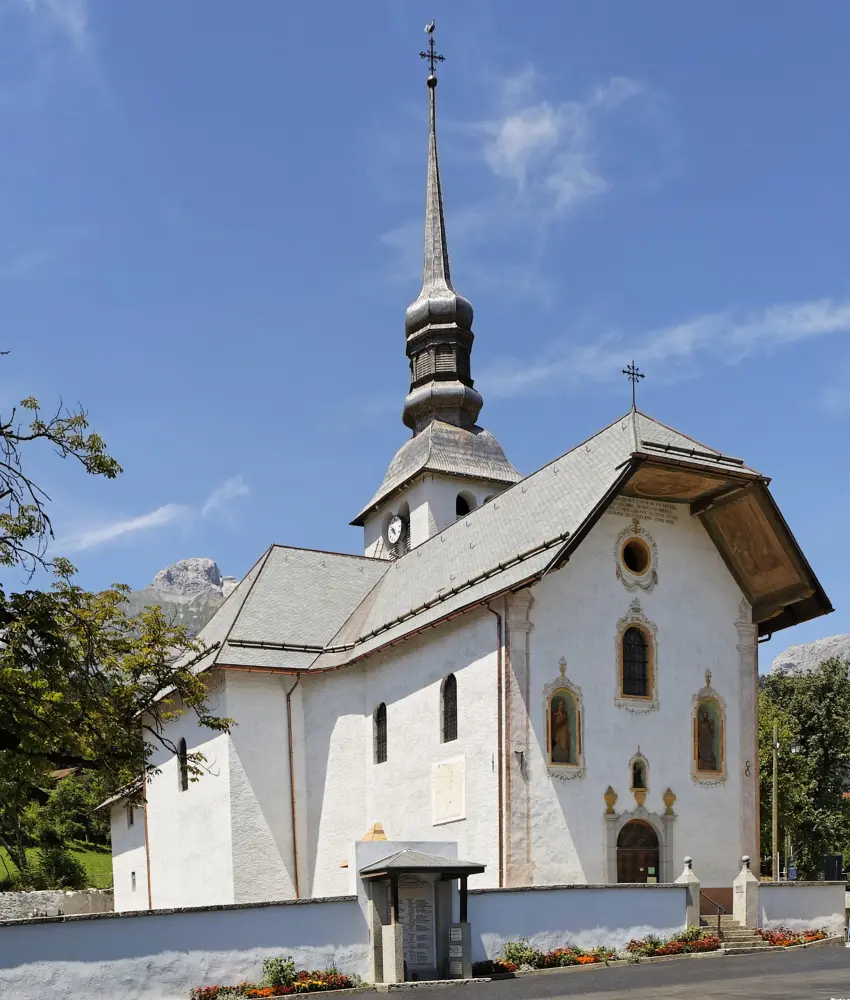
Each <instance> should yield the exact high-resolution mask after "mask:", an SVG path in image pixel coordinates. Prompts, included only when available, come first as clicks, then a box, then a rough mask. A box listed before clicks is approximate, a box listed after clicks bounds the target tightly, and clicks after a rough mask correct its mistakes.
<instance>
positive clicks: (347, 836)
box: [302, 610, 498, 895]
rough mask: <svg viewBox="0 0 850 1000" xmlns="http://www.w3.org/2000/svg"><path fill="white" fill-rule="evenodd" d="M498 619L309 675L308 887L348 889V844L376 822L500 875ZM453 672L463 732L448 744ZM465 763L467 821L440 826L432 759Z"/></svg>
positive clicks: (466, 619)
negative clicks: (380, 719) (383, 711)
mask: <svg viewBox="0 0 850 1000" xmlns="http://www.w3.org/2000/svg"><path fill="white" fill-rule="evenodd" d="M495 650H496V624H495V618H494V616H493V615H491V614H489V613H488V612H486V611H482V610H477V611H475V612H472V613H470V614H469V615H467V616H463V617H461V618H457V619H455V620H454V621H453V622H452V623H451V624H450V625H449V626H446V627H443V628H440V629H434V630H432V631H429V632H428V633H425V635H423V636H422V637H419V638H416V639H412V640H410V641H409V642H406V643H405V644H404V645H400V646H396V647H394V648H393V649H392V650H391V651H390V652H388V653H385V654H379V655H377V656H375V657H370V658H369V659H368V660H366V661H364V662H363V663H361V664H359V665H358V666H356V667H354V668H352V669H349V670H345V671H341V672H339V673H332V674H320V675H316V676H312V677H306V678H304V679H303V681H302V687H303V691H304V712H305V717H304V728H305V734H306V755H307V774H308V780H309V782H310V792H309V796H308V802H307V809H308V814H309V820H308V825H309V841H310V844H309V855H310V859H311V862H310V863H311V871H312V873H313V875H312V892H313V894H314V895H325V894H332V893H338V892H348V891H353V886H352V882H351V878H352V877H353V871H352V870H351V869H350V868H342V867H340V866H341V864H342V863H343V862H345V863H347V864H348V865H349V866H351V865H353V863H354V859H353V858H352V857H351V856H350V855H351V842H352V841H353V840H359V839H360V838H361V837H362V836H363V834H364V833H366V831H367V830H368V829H370V828H371V827H372V825H373V824H374V823H381V824H382V825H383V827H384V831H385V834H386V836H387V838H388V840H391V841H402V840H416V841H425V840H434V841H441V842H443V841H455V842H457V845H458V846H457V851H458V856H459V857H461V858H464V859H466V860H472V861H480V862H482V863H484V864H486V865H487V866H488V870H487V872H486V873H485V874H484V875H481V876H474V877H473V878H471V880H470V885H475V884H478V885H494V884H497V881H498V847H497V844H498V823H497V808H498V805H497V774H496V760H495V753H496V732H497V727H496V652H495ZM449 673H453V674H454V675H455V677H456V678H457V689H458V738H457V740H453V741H452V742H450V743H442V742H441V726H440V687H441V684H442V681H443V679H444V678H445V677H446V675H447V674H449ZM382 701H383V702H385V703H386V706H387V743H388V754H387V761H386V762H385V763H383V764H376V763H375V761H374V738H373V733H374V721H373V712H374V711H375V709H376V708H377V706H378V705H379V704H380V703H381V702H382ZM459 756H463V757H464V759H465V786H466V787H465V805H466V809H465V818H463V819H460V820H457V821H455V822H451V823H445V824H439V825H437V826H435V825H434V823H433V808H432V789H431V782H432V765H433V764H434V763H437V762H439V761H444V760H447V759H450V758H455V757H459Z"/></svg>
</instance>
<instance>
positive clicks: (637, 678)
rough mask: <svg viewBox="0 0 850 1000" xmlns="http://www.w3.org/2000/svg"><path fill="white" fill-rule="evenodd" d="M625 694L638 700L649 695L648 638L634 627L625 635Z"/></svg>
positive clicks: (628, 629)
mask: <svg viewBox="0 0 850 1000" xmlns="http://www.w3.org/2000/svg"><path fill="white" fill-rule="evenodd" d="M623 694H624V695H632V696H633V697H638V698H645V697H646V696H647V695H648V694H649V649H648V647H647V644H646V636H645V635H644V634H643V632H642V631H641V630H640V629H639V628H636V627H635V626H634V625H632V626H631V627H630V628H627V629H626V631H625V634H624V635H623Z"/></svg>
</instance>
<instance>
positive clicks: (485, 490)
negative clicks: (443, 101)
mask: <svg viewBox="0 0 850 1000" xmlns="http://www.w3.org/2000/svg"><path fill="white" fill-rule="evenodd" d="M432 56H433V50H432ZM433 70H434V65H433V60H432V63H431V74H430V76H429V77H428V79H427V93H428V102H429V122H430V125H429V138H428V158H427V184H426V205H425V257H424V274H423V281H422V290H421V292H420V293H419V295H418V297H417V298H416V300H415V301H414V302H413V303H412V304H411V305H410V306H409V307H408V309H407V313H406V316H405V332H406V353H407V357H408V358H409V361H410V385H409V390H408V393H407V396H406V398H405V399H404V406H403V413H402V419H403V422H404V424H405V426H406V427H407V429H408V431H409V436H408V437H407V440H405V441H404V443H403V444H402V445H401V447H400V448H399V450H398V451H397V453H396V454H395V455H394V456H393V458H392V459H391V461H390V462H389V465H388V467H387V471H386V475H385V476H384V479H383V482H381V483H380V485H379V486H378V488H377V490H376V491H375V493H374V495H373V496H372V497H371V499H369V500H368V502H366V503H365V504H364V506H363V507H362V508H361V509H360V510H359V511H358V512H357V513H356V514H355V516H354V518H353V520H352V522H351V524H352V525H353V526H355V527H356V528H360V529H362V531H363V555H349V554H345V553H338V552H323V551H315V550H311V549H298V548H289V547H287V546H284V545H272V546H271V547H270V548H269V549H268V550H267V551H266V552H264V553H263V554H262V555H261V556H260V558H259V559H258V560H257V562H256V563H255V564H254V566H253V567H252V568H251V570H250V571H249V572H248V574H247V575H246V576H245V578H244V579H243V580H242V581H241V583H240V584H239V586H238V587H236V589H235V590H234V591H233V592H232V593H231V594H230V596H229V597H228V598H227V600H226V601H225V603H224V604H223V605H222V606H221V607H220V608H219V610H218V611H217V612H216V614H215V616H214V617H213V618H212V620H211V621H210V622H209V623H208V625H207V626H206V627H205V628H204V629H203V630H202V632H201V633H200V638H201V639H202V640H203V641H204V642H206V643H208V644H209V645H210V646H211V647H212V648H211V651H210V652H209V653H208V654H207V656H206V657H205V659H204V660H203V661H202V662H201V663H200V664H199V666H198V669H199V671H201V672H203V674H204V676H205V678H206V679H207V682H208V684H209V687H210V692H211V698H210V704H211V706H212V710H213V711H214V712H215V713H216V714H218V715H223V716H229V717H231V718H233V719H234V720H235V722H236V726H235V727H234V728H233V731H232V732H231V733H230V734H229V735H228V734H217V733H213V732H210V731H208V730H205V729H203V728H201V727H200V726H199V725H198V723H197V720H196V719H195V717H194V716H193V715H192V713H191V712H190V713H187V714H185V715H183V716H181V717H179V718H177V719H175V720H174V721H172V722H170V723H169V724H168V732H167V733H166V734H165V735H166V737H167V738H168V740H170V741H171V742H172V744H173V745H174V746H175V747H176V748H177V749H178V753H177V754H176V755H171V754H168V753H166V752H164V751H163V752H161V753H160V755H159V756H158V757H155V758H154V763H155V764H156V765H158V767H159V771H158V773H156V774H155V775H154V776H153V777H152V779H151V780H150V781H149V782H148V783H147V785H146V787H145V794H144V802H143V803H140V802H138V801H136V802H134V801H132V800H128V799H121V798H117V799H116V800H114V801H113V802H112V805H111V818H112V844H113V869H114V878H115V906H116V909H117V910H125V911H126V910H141V909H148V908H157V909H158V908H171V907H192V906H208V905H221V904H239V903H252V902H260V901H267V900H287V899H307V898H317V897H334V896H344V895H347V894H351V893H352V892H353V891H356V890H355V883H356V879H357V874H358V873H357V863H356V857H355V845H357V844H358V842H363V841H381V840H387V841H388V842H392V843H394V844H398V843H410V844H417V845H422V844H423V843H429V842H430V843H434V844H446V843H451V844H453V845H456V855H457V856H458V857H460V858H468V859H473V860H474V862H475V863H476V864H477V865H479V866H480V868H483V871H479V873H478V874H474V875H472V876H471V877H470V883H469V884H470V888H488V887H505V888H510V887H515V886H538V885H569V884H610V883H616V882H628V883H653V882H656V883H659V882H671V881H673V879H674V878H675V876H676V875H677V874H678V872H679V870H680V869H681V864H682V858H683V857H684V856H685V855H690V856H692V857H693V858H694V863H695V867H697V868H698V870H699V874H700V878H701V881H702V885H703V887H704V888H705V890H706V892H707V893H708V894H709V895H712V894H713V893H716V894H717V897H716V898H718V899H719V898H721V896H723V897H724V898H728V897H729V895H730V894H731V885H732V880H733V878H734V877H735V875H736V874H737V873H738V870H739V868H740V861H741V856H742V855H750V856H752V857H753V858H758V857H759V842H758V841H759V789H758V746H757V739H758V720H757V711H758V697H757V684H758V643H759V641H760V640H761V639H762V638H767V637H769V636H771V635H772V634H773V633H775V632H778V631H779V630H781V629H787V628H789V627H791V626H793V625H795V624H797V623H798V622H803V621H807V620H809V619H812V618H815V617H817V616H819V615H824V614H828V613H829V612H830V611H831V610H832V608H831V606H830V602H829V600H828V598H827V596H826V594H825V593H824V591H823V589H822V587H821V586H820V584H819V582H818V580H817V578H816V577H815V575H814V572H813V571H812V568H811V567H810V566H809V564H808V562H807V561H806V557H805V555H804V554H803V552H802V551H801V549H800V547H799V546H798V544H797V542H796V541H795V539H794V536H793V535H792V533H791V530H790V528H789V526H788V525H787V523H786V522H785V520H784V518H783V516H782V514H781V512H780V511H779V509H778V507H777V505H776V503H775V501H774V500H773V498H772V496H771V493H770V491H769V489H768V484H769V479H768V478H767V477H766V476H765V475H763V474H762V473H760V472H758V471H756V470H755V469H754V468H752V467H751V466H749V465H748V464H747V463H746V462H745V461H744V460H742V459H740V458H735V457H732V456H731V455H727V454H724V453H722V452H720V451H717V450H715V449H714V448H711V447H709V446H708V445H704V444H701V443H700V442H698V441H695V440H694V439H692V438H690V437H688V436H687V435H686V434H684V433H682V432H680V431H677V430H674V429H673V428H671V427H670V426H668V425H666V424H664V423H661V422H660V421H658V420H656V419H654V418H652V417H650V416H648V415H646V414H644V413H642V412H641V411H639V410H638V409H637V408H636V407H635V406H633V407H632V409H631V410H630V411H629V412H627V413H625V414H624V415H622V416H618V417H617V418H616V419H614V420H612V422H611V423H610V424H608V426H607V427H604V428H602V429H601V430H600V431H599V432H598V433H596V434H594V435H593V436H592V437H590V438H589V439H588V440H586V441H582V442H580V443H577V444H573V445H572V446H571V447H570V448H569V450H567V451H565V452H564V453H563V454H561V455H559V456H557V457H555V458H553V460H552V461H551V462H550V463H549V464H548V465H545V466H544V467H543V468H541V469H539V470H537V471H536V472H534V473H532V474H531V475H529V476H526V477H525V478H523V477H522V476H521V475H520V473H519V472H517V470H516V468H515V467H514V466H513V465H512V464H511V461H510V460H509V458H508V457H507V456H506V455H505V453H504V451H503V449H502V447H501V445H500V444H499V442H498V440H497V439H496V438H495V437H494V435H493V434H492V433H491V432H490V431H488V430H487V429H485V428H484V427H483V426H482V425H481V424H480V423H479V416H480V413H481V409H482V406H483V400H482V396H481V394H480V393H479V391H478V390H477V389H476V387H475V383H474V381H473V378H472V347H473V340H474V337H473V332H472V326H473V309H472V305H471V303H470V302H469V301H468V300H467V299H466V298H464V297H463V296H462V295H461V294H460V293H459V292H457V291H456V290H455V286H454V284H453V281H452V277H451V274H450V270H449V252H448V244H447V241H446V225H445V219H444V211H443V193H442V187H441V179H440V169H439V161H438V157H437V128H436V87H437V79H436V76H435V74H434V71H433ZM633 375H634V376H635V377H637V376H636V374H635V373H634V371H633ZM566 443H568V442H565V444H566ZM364 499H365V498H364ZM196 751H200V752H201V753H203V755H204V757H205V760H206V767H207V768H208V773H206V774H205V775H204V776H203V777H201V778H200V779H199V780H198V781H190V780H189V774H188V769H187V764H186V754H188V753H190V752H196ZM373 846H374V847H377V846H378V845H373ZM419 849H421V847H420V848H419Z"/></svg>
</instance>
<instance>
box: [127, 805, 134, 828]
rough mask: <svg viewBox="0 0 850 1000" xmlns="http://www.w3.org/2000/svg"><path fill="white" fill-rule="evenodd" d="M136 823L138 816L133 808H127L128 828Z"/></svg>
mask: <svg viewBox="0 0 850 1000" xmlns="http://www.w3.org/2000/svg"><path fill="white" fill-rule="evenodd" d="M135 822H136V816H135V813H134V810H133V807H132V806H127V826H132V825H133V824H134V823H135Z"/></svg>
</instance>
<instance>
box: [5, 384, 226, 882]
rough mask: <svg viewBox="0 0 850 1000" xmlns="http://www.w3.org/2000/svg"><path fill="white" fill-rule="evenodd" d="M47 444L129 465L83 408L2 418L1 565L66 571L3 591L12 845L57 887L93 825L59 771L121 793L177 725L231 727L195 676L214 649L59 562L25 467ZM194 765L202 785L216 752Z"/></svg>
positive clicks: (16, 858)
mask: <svg viewBox="0 0 850 1000" xmlns="http://www.w3.org/2000/svg"><path fill="white" fill-rule="evenodd" d="M19 412H22V413H23V414H24V416H25V421H22V420H21V419H20V418H19V417H18V413H19ZM39 442H41V443H43V444H47V445H50V446H52V447H53V449H54V451H55V452H56V453H57V454H58V455H60V456H61V457H62V458H73V459H76V460H77V461H78V462H79V463H80V464H81V465H82V467H83V469H84V470H85V471H86V472H87V473H89V474H91V475H95V476H103V477H105V478H107V479H113V478H115V477H116V476H117V475H118V474H119V473H120V472H121V467H120V466H119V464H118V462H117V461H116V460H115V459H114V458H112V457H111V456H110V455H109V454H108V453H107V451H106V447H105V445H104V442H103V440H102V439H101V438H100V437H99V435H97V434H95V433H93V432H90V431H89V424H88V416H87V414H86V413H85V411H84V410H82V409H80V410H76V411H70V410H67V409H65V408H63V407H60V408H59V409H58V410H57V411H56V412H55V413H54V414H53V416H51V417H47V418H45V417H43V416H42V414H41V410H40V409H39V405H38V403H37V401H36V400H34V399H25V400H24V401H23V402H22V403H21V404H20V407H19V408H18V410H15V411H13V412H12V415H11V417H10V418H9V419H8V420H3V419H2V418H0V566H2V565H5V566H9V567H15V566H18V567H23V568H25V569H29V571H30V574H31V575H32V573H33V572H34V570H35V569H36V568H37V567H38V566H40V565H41V566H50V567H52V569H53V571H54V573H55V582H54V584H53V586H52V587H51V588H49V589H48V590H36V589H27V590H24V591H22V592H20V593H12V594H7V593H6V592H4V591H3V590H0V846H3V847H5V848H6V849H7V851H8V852H9V854H10V856H11V858H12V860H13V862H14V864H15V865H16V866H17V867H18V869H19V870H20V871H21V872H27V871H28V870H29V868H30V866H29V863H28V857H27V852H26V848H27V846H28V845H30V844H33V843H41V844H42V848H43V849H42V852H41V859H42V860H41V862H40V868H43V869H44V872H42V875H43V876H44V878H53V879H54V880H56V879H59V880H65V881H66V882H67V883H68V884H70V883H71V882H73V881H74V878H75V875H74V872H73V871H70V870H69V866H68V864H67V858H64V857H62V856H60V853H58V852H61V850H62V846H63V843H64V840H65V839H67V838H69V837H72V836H75V835H78V834H79V832H80V827H81V826H82V825H84V824H81V823H79V822H78V821H77V823H76V825H74V823H75V821H73V820H72V818H71V816H70V812H73V810H70V811H69V808H68V807H67V806H68V804H67V803H64V804H63V802H62V799H63V797H64V796H66V795H67V794H69V793H60V792H59V789H57V788H55V782H54V781H53V779H51V777H50V774H51V772H53V771H56V770H59V769H61V768H68V767H73V768H77V769H78V770H79V771H80V772H81V773H90V774H93V775H96V776H97V780H98V781H99V782H101V783H102V784H103V785H105V787H107V788H109V789H110V790H114V789H116V788H118V787H119V786H120V785H121V784H123V783H125V782H127V781H130V780H134V779H138V778H139V777H140V776H141V775H143V774H146V773H150V772H151V771H152V770H153V767H152V763H151V758H152V755H153V754H154V752H155V749H156V748H157V747H164V748H165V749H166V750H168V751H169V752H172V753H176V752H177V747H175V746H174V745H173V743H172V742H171V741H170V740H169V739H168V737H167V735H166V728H167V725H168V723H169V722H170V721H171V720H172V719H174V718H175V717H176V716H178V715H180V714H182V713H183V712H185V711H187V710H188V711H194V713H195V714H196V716H197V719H198V723H199V725H202V726H206V727H208V728H210V729H212V730H217V731H227V730H228V729H229V726H230V724H231V723H230V720H229V719H224V718H220V717H217V716H214V715H212V714H211V713H210V711H209V709H208V702H207V695H208V688H207V684H206V681H205V678H204V677H203V676H198V675H197V674H196V673H195V668H196V667H197V665H198V663H199V661H200V660H201V659H202V658H203V657H204V656H205V655H206V654H207V653H208V652H209V647H205V646H203V644H201V643H200V642H198V641H197V640H195V639H193V638H192V637H191V636H190V635H189V634H188V632H187V630H186V629H185V628H184V627H182V626H177V625H172V624H171V623H170V622H168V621H167V620H166V619H165V617H164V615H163V613H162V611H161V610H160V609H159V608H157V607H149V608H145V609H144V611H142V612H141V614H139V615H138V616H136V617H133V618H131V617H129V616H128V615H127V613H126V610H125V601H126V597H127V594H128V592H129V588H127V587H125V586H122V585H116V586H113V587H112V588H110V589H109V590H105V591H103V592H102V593H93V592H90V591H86V590H83V589H82V588H81V587H79V586H77V585H76V584H75V583H74V578H73V577H74V569H73V567H72V566H71V564H70V563H69V562H68V561H67V560H65V559H62V558H58V559H54V560H48V558H47V548H48V545H49V543H50V541H51V539H52V538H53V529H52V524H51V520H50V517H49V514H48V512H47V503H48V501H49V498H48V497H47V495H46V494H45V492H44V491H43V490H42V489H41V488H40V487H39V486H38V485H37V484H36V483H35V482H34V481H33V480H32V478H31V477H30V475H28V473H27V471H26V468H27V462H26V461H25V458H27V456H29V455H30V454H31V449H32V448H33V446H36V445H37V444H38V443H39ZM30 578H31V576H30ZM188 766H189V770H190V773H191V776H192V777H193V778H197V777H198V776H199V775H200V774H201V773H202V771H203V766H204V761H203V756H202V755H201V754H198V753H195V754H190V755H189V759H188ZM54 796H56V797H57V798H56V799H55V800H54V798H53V797H54ZM51 811H52V812H53V815H54V816H55V818H56V820H57V824H56V826H55V827H51V826H50V823H49V821H48V817H49V816H50V815H51ZM71 867H73V866H71ZM62 871H64V872H65V874H64V875H63V874H61V872H62ZM51 872H52V874H51Z"/></svg>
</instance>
